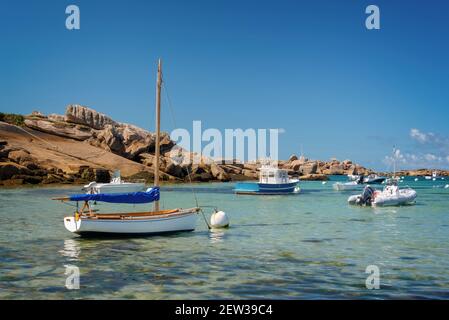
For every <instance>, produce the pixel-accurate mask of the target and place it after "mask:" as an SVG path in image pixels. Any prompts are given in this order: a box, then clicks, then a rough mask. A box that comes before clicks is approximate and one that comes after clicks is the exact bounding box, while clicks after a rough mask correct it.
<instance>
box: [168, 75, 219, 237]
mask: <svg viewBox="0 0 449 320" xmlns="http://www.w3.org/2000/svg"><path fill="white" fill-rule="evenodd" d="M162 86H163V88H164V92H165V96H166V97H167V102H168V106H169V109H170V114H171V118H172V122H173V127H174V128H176V122H175V114H174V112H173V106H172V103H171V99H170V95H169V94H168V90H167V85H166V84H165V81H164V80H162ZM186 170H187V177H188V178H189V182H190V185H191V190H192V194H193V197H194V198H195V203H196V207H197V208H199V207H200V206H199V204H198V198H197V196H196V193H195V190H194V188H193V186H192V176H191V174H190V170H189V167H186ZM201 212H202V213H203V217H204V212H203V211H202V210H201ZM204 219H205V221H206V224H207V226H208V227H209V228H210V226H209V224H208V223H207V220H206V218H205V217H204Z"/></svg>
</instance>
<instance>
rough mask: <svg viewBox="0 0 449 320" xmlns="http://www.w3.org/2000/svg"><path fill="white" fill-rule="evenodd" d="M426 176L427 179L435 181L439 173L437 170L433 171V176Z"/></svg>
mask: <svg viewBox="0 0 449 320" xmlns="http://www.w3.org/2000/svg"><path fill="white" fill-rule="evenodd" d="M424 178H425V179H426V180H433V181H435V180H436V179H437V178H438V173H437V172H436V171H433V172H432V175H431V176H425V177H424Z"/></svg>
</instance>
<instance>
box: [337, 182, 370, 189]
mask: <svg viewBox="0 0 449 320" xmlns="http://www.w3.org/2000/svg"><path fill="white" fill-rule="evenodd" d="M332 187H333V188H334V190H337V191H346V190H348V191H349V190H359V189H361V188H363V185H362V184H358V183H357V182H355V181H351V182H345V183H341V182H336V183H334V184H333V186H332Z"/></svg>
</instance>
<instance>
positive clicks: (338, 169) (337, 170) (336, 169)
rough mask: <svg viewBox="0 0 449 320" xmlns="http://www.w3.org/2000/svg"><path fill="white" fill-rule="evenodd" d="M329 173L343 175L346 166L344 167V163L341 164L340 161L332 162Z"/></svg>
mask: <svg viewBox="0 0 449 320" xmlns="http://www.w3.org/2000/svg"><path fill="white" fill-rule="evenodd" d="M329 174H331V175H342V174H344V168H343V165H342V164H340V163H338V164H335V163H334V164H332V165H331V166H330V167H329Z"/></svg>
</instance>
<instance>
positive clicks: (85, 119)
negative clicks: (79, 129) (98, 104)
mask: <svg viewBox="0 0 449 320" xmlns="http://www.w3.org/2000/svg"><path fill="white" fill-rule="evenodd" d="M65 121H66V122H71V123H77V124H82V125H85V126H88V127H90V128H93V129H97V130H102V129H104V127H105V126H106V125H117V123H116V122H115V121H114V120H112V119H111V118H109V117H108V116H107V115H105V114H103V113H100V112H97V111H95V110H93V109H90V108H88V107H84V106H80V105H78V104H70V105H68V106H67V109H66V112H65Z"/></svg>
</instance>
